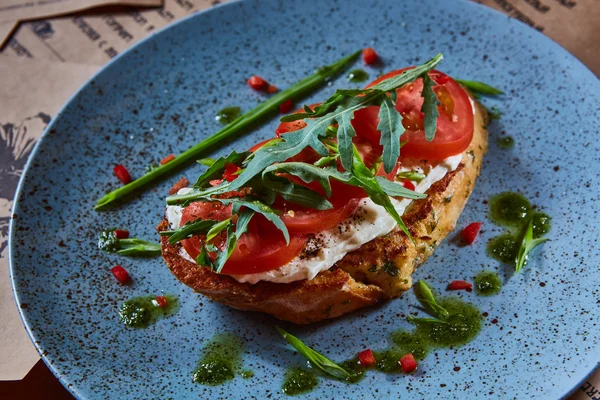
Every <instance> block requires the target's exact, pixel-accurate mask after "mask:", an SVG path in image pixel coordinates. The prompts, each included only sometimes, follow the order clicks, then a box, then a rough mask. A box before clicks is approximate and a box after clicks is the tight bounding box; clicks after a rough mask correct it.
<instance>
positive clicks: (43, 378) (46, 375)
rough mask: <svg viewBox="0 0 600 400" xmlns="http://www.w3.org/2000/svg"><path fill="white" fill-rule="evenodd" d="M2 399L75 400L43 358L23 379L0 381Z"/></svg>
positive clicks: (0, 397) (0, 396)
mask: <svg viewBox="0 0 600 400" xmlns="http://www.w3.org/2000/svg"><path fill="white" fill-rule="evenodd" d="M0 399H6V400H42V399H44V400H74V398H73V396H71V394H70V393H69V392H68V391H67V389H65V388H64V387H63V386H62V385H61V384H60V382H59V381H58V379H56V378H55V377H54V375H52V372H50V370H49V369H48V367H47V366H46V364H44V362H43V361H42V360H40V361H38V362H37V364H35V366H34V367H33V369H32V370H31V371H29V373H28V374H27V376H26V377H25V378H24V379H23V380H21V381H8V382H0Z"/></svg>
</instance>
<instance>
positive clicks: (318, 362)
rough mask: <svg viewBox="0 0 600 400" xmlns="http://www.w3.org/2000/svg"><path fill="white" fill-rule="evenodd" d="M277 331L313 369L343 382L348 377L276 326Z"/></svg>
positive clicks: (321, 355)
mask: <svg viewBox="0 0 600 400" xmlns="http://www.w3.org/2000/svg"><path fill="white" fill-rule="evenodd" d="M276 328H277V331H279V333H280V334H281V336H283V338H284V339H285V340H286V341H287V342H288V343H289V344H291V345H292V347H294V348H295V349H296V350H297V351H298V353H300V354H302V355H303V356H304V357H305V358H306V359H307V360H308V361H310V362H311V364H313V365H314V366H315V367H317V368H319V369H320V370H321V371H323V372H324V373H326V374H327V375H330V376H332V377H334V378H336V379H341V380H345V379H346V378H348V377H349V376H350V374H349V373H348V371H346V370H345V369H344V368H342V367H340V366H339V365H337V364H336V363H334V362H333V361H331V360H330V359H328V358H327V357H325V356H324V355H323V354H321V353H319V352H317V351H315V350H313V349H311V348H310V347H308V346H307V345H305V344H304V343H302V341H301V340H300V339H298V338H297V337H296V336H294V335H292V334H290V333H288V332H286V331H284V330H283V329H281V328H280V327H278V326H276Z"/></svg>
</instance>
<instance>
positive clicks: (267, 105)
mask: <svg viewBox="0 0 600 400" xmlns="http://www.w3.org/2000/svg"><path fill="white" fill-rule="evenodd" d="M359 54H360V50H359V51H357V52H355V53H353V54H351V55H349V56H346V57H344V58H342V59H340V60H338V61H336V62H335V63H333V64H331V65H329V66H326V67H323V68H320V69H319V70H318V71H317V72H315V73H314V74H313V75H310V76H308V77H306V78H304V79H302V80H301V81H299V82H298V83H296V84H294V85H292V86H290V87H289V88H287V89H285V90H283V91H281V92H279V93H277V94H276V95H274V96H273V97H271V98H269V99H268V100H266V101H264V102H263V103H261V104H259V105H258V106H256V107H255V108H253V109H252V110H250V111H249V112H247V113H246V114H243V115H241V116H240V117H238V118H236V119H235V120H233V121H232V122H231V123H230V124H228V125H227V126H225V127H224V128H223V129H221V130H219V131H218V132H217V133H215V134H214V135H212V136H210V137H208V138H206V139H204V140H203V141H201V142H200V143H198V144H196V145H195V146H193V147H191V148H189V149H188V150H186V151H184V152H183V153H181V154H180V155H178V156H177V157H175V159H173V160H172V161H170V162H168V163H166V164H164V165H161V166H159V167H157V168H155V169H153V170H151V171H150V172H148V173H146V174H145V175H143V176H141V177H140V178H138V179H136V180H134V181H132V182H130V183H128V184H127V185H124V186H122V187H120V188H118V189H116V190H113V191H112V192H110V193H108V194H106V195H105V196H104V197H102V198H101V199H100V200H98V202H97V203H96V206H95V207H94V209H96V210H98V209H100V208H103V207H105V206H107V205H108V204H111V203H113V202H115V201H117V200H119V199H122V198H123V197H125V196H127V195H128V194H130V193H132V192H134V191H135V190H138V189H140V188H142V187H143V186H145V185H147V184H149V183H150V182H153V181H155V180H156V179H158V178H159V177H161V176H163V175H166V174H168V173H170V172H172V171H175V170H177V169H178V168H180V167H181V166H183V165H185V164H187V163H190V162H192V161H195V160H196V159H198V158H199V157H200V156H201V155H202V154H203V153H204V152H206V151H207V150H209V149H211V148H213V147H216V146H218V145H219V144H221V143H223V142H224V141H226V140H228V139H231V138H233V137H235V136H237V135H238V134H239V133H240V132H241V131H242V130H244V129H245V128H247V127H249V126H251V125H252V124H255V123H258V122H260V120H261V119H263V118H265V117H268V116H270V115H272V114H275V113H278V112H279V105H280V104H281V103H282V102H284V101H286V100H288V99H294V100H297V99H299V98H301V97H304V96H306V95H308V94H310V93H311V92H312V91H314V90H315V89H317V88H318V87H319V86H320V85H322V84H323V83H325V82H327V81H328V80H329V79H330V78H331V77H333V76H336V75H338V74H339V73H341V72H342V71H344V70H345V69H346V67H347V66H348V64H349V63H350V62H352V61H354V60H356V58H357V57H358V56H359Z"/></svg>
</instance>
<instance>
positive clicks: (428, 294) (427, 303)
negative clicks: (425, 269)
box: [417, 280, 450, 320]
mask: <svg viewBox="0 0 600 400" xmlns="http://www.w3.org/2000/svg"><path fill="white" fill-rule="evenodd" d="M417 287H418V294H417V299H418V300H419V301H420V302H421V304H423V307H425V308H426V309H427V310H428V311H429V312H431V313H432V314H433V315H434V316H436V317H438V318H439V319H441V320H446V319H448V317H449V316H450V314H449V313H448V311H447V310H446V309H445V308H444V307H442V306H440V305H439V304H438V302H437V300H436V299H435V296H434V295H433V292H432V291H431V288H430V287H429V285H428V284H427V282H425V281H424V280H420V281H419V284H418V286H417Z"/></svg>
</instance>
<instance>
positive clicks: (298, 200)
mask: <svg viewBox="0 0 600 400" xmlns="http://www.w3.org/2000/svg"><path fill="white" fill-rule="evenodd" d="M262 184H263V185H264V186H265V187H266V188H268V189H271V190H272V191H273V192H274V193H277V194H279V195H280V196H281V197H283V198H284V199H285V200H287V201H289V202H292V203H294V204H300V205H302V206H306V207H310V208H314V209H317V210H329V209H331V208H333V205H332V204H331V203H330V202H329V201H328V200H327V199H326V198H325V197H323V196H322V195H321V194H319V193H317V192H314V191H312V190H310V189H308V188H306V187H304V186H302V185H298V184H295V183H293V182H291V181H290V180H289V179H287V178H284V177H281V176H277V175H274V174H268V175H265V174H264V173H263V179H262Z"/></svg>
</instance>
